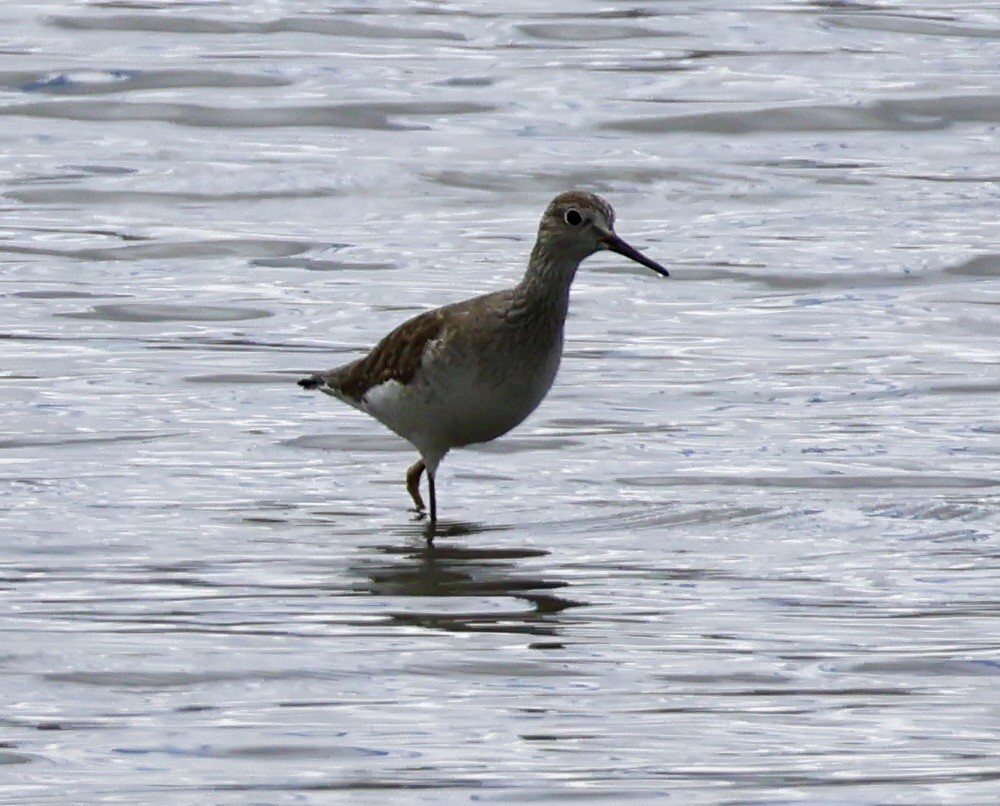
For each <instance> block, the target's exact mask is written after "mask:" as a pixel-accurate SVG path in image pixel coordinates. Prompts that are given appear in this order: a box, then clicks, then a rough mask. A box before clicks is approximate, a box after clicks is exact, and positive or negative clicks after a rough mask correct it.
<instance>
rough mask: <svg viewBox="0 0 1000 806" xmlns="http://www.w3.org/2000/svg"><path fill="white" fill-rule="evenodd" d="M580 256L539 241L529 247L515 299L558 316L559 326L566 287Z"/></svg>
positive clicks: (539, 311) (538, 311) (563, 316)
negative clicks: (533, 246)
mask: <svg viewBox="0 0 1000 806" xmlns="http://www.w3.org/2000/svg"><path fill="white" fill-rule="evenodd" d="M581 261H582V257H577V256H576V255H573V254H571V253H570V252H568V251H567V250H565V249H553V248H551V245H550V244H544V243H542V242H541V241H539V242H537V243H536V244H535V248H534V249H532V250H531V258H530V260H529V261H528V270H527V271H526V272H525V273H524V277H522V278H521V282H520V283H518V284H517V287H516V288H515V289H514V292H515V295H516V297H517V299H518V301H519V302H520V303H521V305H523V306H524V307H525V308H527V309H531V310H532V311H533V312H534V313H536V314H541V315H544V316H549V317H552V318H554V319H558V322H559V326H560V327H561V326H562V323H563V321H565V319H566V312H567V311H568V310H569V289H570V286H571V285H572V284H573V278H574V277H575V276H576V270H577V269H578V268H579V267H580V262H581Z"/></svg>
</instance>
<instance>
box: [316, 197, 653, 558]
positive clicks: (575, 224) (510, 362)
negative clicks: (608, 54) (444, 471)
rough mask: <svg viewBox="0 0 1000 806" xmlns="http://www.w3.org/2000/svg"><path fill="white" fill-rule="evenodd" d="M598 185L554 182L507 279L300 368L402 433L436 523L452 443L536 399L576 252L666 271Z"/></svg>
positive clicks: (510, 421) (413, 490) (498, 423)
mask: <svg viewBox="0 0 1000 806" xmlns="http://www.w3.org/2000/svg"><path fill="white" fill-rule="evenodd" d="M614 221H615V213H614V210H613V209H612V208H611V205H610V204H608V203H607V202H606V201H605V200H604V199H602V198H601V197H600V196H596V195H594V194H593V193H587V192H585V191H580V190H572V191H569V192H567V193H561V194H560V195H558V196H556V197H555V199H553V200H552V202H551V203H550V204H549V206H548V207H547V208H546V209H545V213H544V214H543V215H542V220H541V223H540V224H539V227H538V238H537V240H536V241H535V246H534V248H533V249H532V250H531V257H530V259H529V260H528V268H527V271H525V273H524V277H522V278H521V281H520V282H519V283H518V284H517V285H516V286H514V287H513V288H510V289H507V290H504V291H494V292H493V293H490V294H484V295H483V296H479V297H474V298H472V299H467V300H464V301H462V302H456V303H453V304H451V305H445V306H444V307H442V308H437V309H435V310H432V311H427V312H426V313H422V314H420V315H418V316H415V317H414V318H412V319H410V320H409V321H407V322H404V323H403V324H401V325H400V326H399V327H397V328H396V329H395V330H393V331H392V332H391V333H389V334H388V335H387V336H386V337H385V338H383V339H382V340H381V341H380V342H379V343H378V344H376V345H375V347H374V348H373V349H372V351H371V352H369V353H368V355H366V356H365V357H364V358H359V359H358V360H357V361H352V362H350V363H349V364H345V365H343V366H341V367H337V368H336V369H331V370H330V371H328V372H320V373H317V374H315V375H311V376H310V377H308V378H303V379H302V380H300V381H299V385H300V386H302V387H304V388H306V389H318V390H319V391H321V392H325V393H326V394H328V395H331V396H333V397H335V398H337V399H338V400H342V401H343V402H345V403H347V404H348V405H351V406H354V408H356V409H359V410H361V411H363V412H364V413H365V414H369V415H371V416H372V417H374V418H375V419H376V420H378V421H379V422H380V423H382V424H383V425H385V426H386V427H387V428H389V429H390V430H391V431H394V432H395V433H396V434H398V435H399V436H401V437H403V438H404V439H406V440H408V441H409V442H410V443H411V444H412V445H413V447H415V448H416V449H417V451H418V452H419V453H420V459H419V460H418V461H417V462H416V463H415V464H414V465H413V466H412V467H410V469H409V470H408V471H407V473H406V489H407V490H408V491H409V493H410V496H411V497H412V499H413V503H414V505H415V506H416V508H417V511H418V512H420V513H423V512H424V511H425V507H424V501H423V499H422V498H421V496H420V477H421V476H422V475H423V473H424V471H426V472H427V487H428V493H429V496H430V518H429V522H428V526H429V527H430V529H429V531H428V536H427V541H428V543H430V542H432V541H433V538H434V528H435V526H436V524H437V496H436V493H435V489H434V479H435V476H436V475H437V469H438V465H440V463H441V460H442V459H444V456H445V454H446V453H448V451H449V450H451V449H452V448H460V447H463V446H465V445H473V444H475V443H478V442H489V441H490V440H492V439H496V438H497V437H499V436H501V435H503V434H506V433H507V432H508V431H510V430H511V429H512V428H514V427H515V426H516V425H518V424H519V423H521V422H522V421H523V420H524V419H525V418H526V417H527V416H528V415H529V414H531V412H533V411H534V410H535V408H536V407H537V406H538V404H539V403H541V402H542V399H543V398H544V397H545V395H546V394H547V393H548V391H549V388H550V387H551V386H552V382H553V381H554V380H555V377H556V371H557V370H558V369H559V360H560V358H561V357H562V348H563V326H564V325H565V322H566V313H567V311H568V309H569V289H570V285H571V284H572V282H573V278H574V277H575V276H576V271H577V269H578V268H579V267H580V264H581V263H582V262H583V261H584V260H585V259H586V258H588V257H590V256H591V255H593V254H594V253H595V252H599V251H601V250H604V249H607V250H610V251H612V252H617V253H618V254H619V255H623V256H624V257H627V258H629V259H630V260H634V261H635V262H636V263H640V264H642V265H643V266H646V267H648V268H650V269H652V270H653V271H655V272H657V273H658V274H660V275H662V276H664V277H667V276H669V275H668V273H667V270H666V269H665V268H663V266H661V265H660V264H659V263H656V262H655V261H653V260H650V259H649V258H648V257H646V256H645V255H643V254H642V253H641V252H639V251H638V250H636V249H634V248H633V247H631V246H629V245H628V244H627V243H625V241H623V240H622V239H621V238H619V237H618V236H617V235H616V234H615V231H614Z"/></svg>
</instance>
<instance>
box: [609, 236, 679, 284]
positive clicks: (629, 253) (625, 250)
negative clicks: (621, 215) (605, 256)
mask: <svg viewBox="0 0 1000 806" xmlns="http://www.w3.org/2000/svg"><path fill="white" fill-rule="evenodd" d="M601 243H603V244H604V246H605V247H606V248H607V249H610V250H611V251H612V252H617V253H618V254H619V255H622V256H623V257H627V258H628V259H629V260H634V261H635V262H636V263H640V264H642V265H643V266H645V267H646V268H647V269H652V270H653V271H655V272H656V273H657V274H661V275H663V276H664V277H669V276H670V272H668V271H667V270H666V269H665V268H663V266H661V265H660V264H659V263H657V262H656V261H655V260H650V259H649V258H648V257H646V256H645V255H644V254H643V253H642V252H640V251H639V250H638V249H635V248H633V247H631V246H629V245H628V244H627V243H625V241H623V240H622V239H621V238H619V237H618V236H617V235H615V234H614V233H613V232H612V233H609V234H608V235H605V236H604V237H603V238H601Z"/></svg>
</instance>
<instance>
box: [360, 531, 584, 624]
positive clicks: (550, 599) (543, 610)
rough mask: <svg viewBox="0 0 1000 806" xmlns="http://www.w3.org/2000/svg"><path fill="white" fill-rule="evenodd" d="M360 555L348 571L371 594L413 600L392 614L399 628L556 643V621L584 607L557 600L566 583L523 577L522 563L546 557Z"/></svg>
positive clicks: (437, 550) (519, 553) (513, 553)
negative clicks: (515, 635) (508, 634)
mask: <svg viewBox="0 0 1000 806" xmlns="http://www.w3.org/2000/svg"><path fill="white" fill-rule="evenodd" d="M439 527H440V524H439ZM446 528H447V530H448V533H449V535H451V536H458V535H467V534H474V533H477V532H485V531H487V529H486V528H484V527H481V526H477V525H474V524H455V523H453V524H450V525H449V526H448V527H446ZM489 531H495V528H491V529H490V530H489ZM416 533H417V534H419V532H416ZM439 534H440V532H439ZM360 550H362V551H365V552H366V556H365V557H363V558H360V559H359V560H358V561H357V562H356V563H353V564H352V565H351V568H350V570H351V571H352V572H353V573H355V574H357V575H359V576H362V577H364V578H365V586H366V588H367V590H368V592H369V593H371V594H372V595H374V596H380V597H391V598H397V597H398V598H402V597H414V598H415V601H414V602H413V606H410V603H409V602H408V601H407V602H405V603H400V605H399V607H398V608H395V609H392V608H390V611H391V619H392V621H393V622H394V623H397V624H400V625H418V626H424V627H430V628H433V629H440V630H449V631H461V632H465V631H474V632H515V633H525V634H529V635H544V636H552V635H556V634H557V632H558V627H559V623H558V615H559V613H561V612H562V611H563V610H566V609H568V608H572V607H580V606H582V603H581V602H575V601H572V600H571V599H567V598H565V597H563V596H560V595H557V594H556V593H554V591H557V590H559V589H561V588H565V587H566V586H567V585H568V584H569V583H567V582H565V581H563V580H559V579H554V578H552V577H551V576H550V575H547V574H546V575H541V574H540V573H539V572H537V571H536V570H535V569H533V568H532V569H528V570H523V569H519V567H518V562H519V561H523V560H534V559H537V558H539V557H545V556H548V555H549V553H550V552H548V551H545V550H543V549H531V548H521V547H503V548H500V547H483V546H477V547H474V548H473V547H468V546H454V545H453V546H441V547H439V546H436V545H433V544H430V545H429V544H427V543H426V542H424V541H421V542H420V543H419V544H412V545H399V544H395V545H388V544H387V545H374V546H371V545H370V546H366V547H360ZM470 605H471V606H470Z"/></svg>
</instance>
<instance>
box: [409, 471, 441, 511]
mask: <svg viewBox="0 0 1000 806" xmlns="http://www.w3.org/2000/svg"><path fill="white" fill-rule="evenodd" d="M425 467H426V466H425V465H424V460H423V459H419V460H418V461H417V462H416V464H414V465H413V467H411V468H410V469H409V470H407V471H406V489H407V491H408V492H409V493H410V498H412V499H413V503H414V505H415V506H416V508H417V509H419V510H420V511H421V512H423V511H424V499H423V498H421V497H420V477H421V476H422V475H423V474H424V470H425ZM428 478H430V477H429V476H428ZM431 490H432V491H431V506H432V507H433V506H434V493H433V487H432V488H431Z"/></svg>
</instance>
